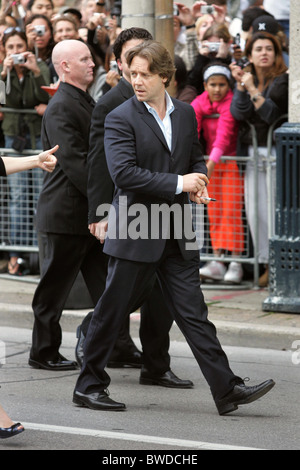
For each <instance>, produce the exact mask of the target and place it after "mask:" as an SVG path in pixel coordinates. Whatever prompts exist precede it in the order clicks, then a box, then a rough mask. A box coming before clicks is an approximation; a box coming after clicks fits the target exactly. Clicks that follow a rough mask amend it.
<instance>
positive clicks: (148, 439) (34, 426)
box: [22, 422, 263, 450]
mask: <svg viewBox="0 0 300 470" xmlns="http://www.w3.org/2000/svg"><path fill="white" fill-rule="evenodd" d="M22 424H23V426H24V428H25V429H26V430H29V429H30V430H32V431H46V432H57V433H64V434H76V435H77V436H79V435H80V436H90V437H96V438H103V439H118V440H122V441H132V442H144V443H145V444H158V445H161V446H163V445H165V446H170V447H172V446H175V447H185V448H191V449H194V450H197V449H200V450H263V449H256V448H254V447H241V446H234V445H226V444H217V443H210V442H201V441H189V440H185V439H172V438H168V437H158V436H145V435H140V434H127V433H119V432H112V431H99V430H97V429H84V428H72V427H67V426H55V425H51V424H38V423H24V422H22Z"/></svg>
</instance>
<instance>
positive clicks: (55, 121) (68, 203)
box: [37, 83, 95, 235]
mask: <svg viewBox="0 0 300 470" xmlns="http://www.w3.org/2000/svg"><path fill="white" fill-rule="evenodd" d="M94 105H95V103H94V100H93V99H92V98H91V97H90V95H89V94H88V93H85V92H84V91H82V90H80V89H79V88H77V87H74V86H72V85H70V84H68V83H60V85H59V88H58V90H57V92H56V93H55V95H54V96H53V97H52V98H51V100H50V102H49V105H48V106H47V109H46V112H45V114H44V117H43V122H42V142H43V148H44V149H49V148H51V147H54V145H56V144H58V145H59V146H60V147H59V149H58V150H57V152H56V153H55V155H56V156H57V165H56V168H55V170H54V172H53V173H47V174H46V176H45V179H44V185H43V188H42V191H41V194H40V197H39V201H38V207H37V229H38V231H40V232H52V233H61V234H73V235H88V234H89V230H88V200H87V179H88V177H87V164H86V159H87V152H88V146H89V131H90V122H91V116H92V112H93V109H94Z"/></svg>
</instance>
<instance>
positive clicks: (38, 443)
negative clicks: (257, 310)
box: [0, 325, 300, 468]
mask: <svg viewBox="0 0 300 470" xmlns="http://www.w3.org/2000/svg"><path fill="white" fill-rule="evenodd" d="M1 339H2V341H3V342H2V343H0V348H1V347H2V352H3V350H4V352H5V357H6V359H5V361H2V362H5V363H4V364H2V367H0V385H1V391H0V402H1V404H2V406H3V407H4V408H5V409H6V410H7V412H8V413H9V414H10V416H11V417H12V418H13V419H14V420H15V421H21V422H22V423H23V425H24V426H25V428H26V430H25V432H24V433H22V434H21V435H19V436H15V437H13V438H10V439H7V440H0V451H3V450H12V451H16V450H98V451H101V453H99V454H98V455H99V459H100V460H98V463H102V464H124V465H125V466H126V465H127V466H129V467H131V468H132V467H137V466H139V465H142V464H143V465H145V464H146V465H153V464H157V462H154V460H153V459H154V454H155V453H156V454H159V455H160V456H163V458H167V457H166V455H171V453H173V454H172V455H173V457H172V458H173V459H174V458H175V457H174V456H177V462H176V463H177V464H178V463H181V462H180V459H181V460H182V459H183V456H184V455H185V456H186V458H187V459H190V461H186V462H182V463H189V464H196V463H197V464H199V463H200V454H199V453H200V451H201V450H244V449H251V450H256V449H264V450H279V449H282V450H296V449H299V443H300V428H299V422H300V407H299V399H298V395H299V384H300V364H299V362H300V360H299V359H300V357H299V356H300V355H299V354H298V352H297V350H295V351H280V350H273V349H258V348H243V347H239V346H226V345H224V349H225V351H226V353H227V354H228V357H229V361H230V364H231V367H232V369H233V370H234V372H235V373H236V374H238V375H240V376H241V377H250V379H251V381H250V382H249V384H255V383H259V382H261V381H263V380H265V379H267V378H273V379H274V380H275V381H276V386H275V388H274V389H273V390H272V391H271V392H270V393H269V394H268V395H266V396H265V397H263V398H262V399H260V400H258V401H257V402H255V403H252V404H250V405H245V406H242V407H240V408H239V409H238V410H237V411H235V412H234V413H231V414H229V415H227V416H224V417H220V416H219V415H218V413H217V410H216V408H215V405H214V402H213V400H212V397H211V394H210V391H209V388H208V386H207V384H206V382H205V380H204V378H203V376H202V374H201V372H200V370H199V368H198V365H197V364H196V362H195V360H194V358H193V356H192V354H191V352H190V349H189V348H188V346H187V345H186V343H185V342H184V341H182V340H181V339H180V338H179V339H178V340H176V341H172V343H171V349H170V352H171V357H172V369H173V371H174V372H175V373H176V374H177V375H178V376H180V377H181V378H189V379H191V380H193V382H194V384H195V387H194V389H192V390H172V389H167V388H163V387H157V386H156V387H155V386H142V385H139V383H138V378H139V371H138V370H137V369H121V370H117V369H109V370H108V372H109V374H110V375H111V378H112V382H111V385H110V388H109V391H110V394H111V397H112V398H113V399H115V400H117V401H122V402H125V403H126V405H127V411H125V412H99V411H92V410H87V409H84V408H79V407H76V406H75V405H73V404H72V393H73V388H74V385H75V382H76V377H77V374H78V373H77V372H65V373H57V372H56V373H55V372H48V371H42V370H34V369H32V368H30V367H29V366H28V364H27V361H28V351H29V348H30V342H31V329H30V328H24V327H21V328H18V327H16V325H14V326H13V327H10V326H5V327H1ZM75 342H76V338H75V334H74V333H72V332H65V333H64V336H63V347H62V349H61V352H62V354H64V355H65V356H66V357H68V358H73V357H74V346H75ZM136 342H137V344H138V345H139V341H138V340H137V339H136ZM127 451H128V452H127ZM129 451H130V452H129ZM138 451H144V452H143V453H138ZM14 455H15V454H14ZM125 457H126V458H127V459H128V460H124V461H122V460H121V459H122V458H124V459H125ZM130 458H131V459H132V460H129V459H130ZM155 458H158V457H157V456H156V457H155ZM160 458H162V457H160ZM109 459H110V460H109ZM113 459H117V460H115V461H113ZM134 459H135V460H134ZM169 459H171V457H169ZM192 459H194V461H192Z"/></svg>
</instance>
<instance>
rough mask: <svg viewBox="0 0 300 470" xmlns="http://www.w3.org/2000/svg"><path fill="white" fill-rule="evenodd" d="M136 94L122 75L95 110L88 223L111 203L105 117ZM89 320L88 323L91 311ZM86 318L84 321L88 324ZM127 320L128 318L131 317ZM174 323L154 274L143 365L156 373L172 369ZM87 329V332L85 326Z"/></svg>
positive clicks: (144, 314)
mask: <svg viewBox="0 0 300 470" xmlns="http://www.w3.org/2000/svg"><path fill="white" fill-rule="evenodd" d="M133 95H134V92H133V88H132V86H131V84H130V83H129V82H128V81H127V80H126V79H124V78H122V79H121V80H120V82H119V83H118V85H117V86H116V87H114V88H112V89H111V90H110V91H109V92H108V93H106V94H105V95H103V96H102V97H101V98H100V100H99V101H98V102H97V103H96V106H95V108H94V110H93V115H92V121H91V129H90V145H89V153H88V158H87V164H88V168H89V172H88V186H87V194H88V202H89V223H93V222H98V221H99V220H101V216H100V215H97V208H98V206H99V205H100V204H102V203H105V202H108V203H110V202H111V201H112V199H113V192H114V185H113V182H112V179H111V177H110V174H109V171H108V168H107V163H106V157H105V150H104V122H105V118H106V116H107V115H108V114H109V113H110V112H111V111H112V110H114V109H115V108H116V107H117V106H119V105H120V104H122V103H124V102H125V101H127V100H128V99H129V98H131V97H132V96H133ZM150 292H151V295H150ZM136 301H137V304H136V307H140V305H139V304H138V302H139V301H138V299H136ZM128 318H129V317H128ZM86 320H88V323H89V321H90V315H89V317H88V318H87V319H86ZM86 320H85V321H84V324H86ZM125 321H127V322H129V319H128V320H125ZM172 323H173V318H172V316H171V314H170V313H169V312H168V309H167V306H166V303H165V300H164V297H163V294H162V291H161V288H160V285H159V283H158V281H157V279H156V277H155V278H154V279H153V280H151V282H150V284H149V296H148V297H147V301H146V302H145V303H144V304H143V305H142V307H141V322H140V338H141V343H142V347H143V353H144V365H145V367H146V368H147V370H149V371H150V372H151V373H153V374H155V375H156V376H160V375H162V374H164V373H165V372H166V371H168V370H169V369H170V355H169V345H170V342H169V331H170V329H171V326H172ZM84 329H85V332H86V331H87V328H86V326H85V328H84ZM128 331H129V325H128ZM85 335H86V333H85ZM120 347H121V342H120V338H119V340H118V343H117V344H116V346H115V349H114V352H113V355H114V354H117V352H118V349H120ZM113 355H112V356H113Z"/></svg>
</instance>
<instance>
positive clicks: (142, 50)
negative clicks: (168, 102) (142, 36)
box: [126, 41, 176, 88]
mask: <svg viewBox="0 0 300 470" xmlns="http://www.w3.org/2000/svg"><path fill="white" fill-rule="evenodd" d="M136 56H137V57H142V58H143V59H146V60H147V61H148V63H149V70H150V72H151V73H153V74H158V75H159V76H160V77H162V78H166V79H167V81H166V83H165V87H166V88H167V87H168V86H169V85H170V82H171V80H172V77H173V75H174V72H175V70H176V69H175V67H174V62H173V60H172V57H171V55H170V53H169V51H168V50H167V49H166V48H165V47H164V46H163V45H162V44H161V43H159V42H157V41H145V42H143V43H142V44H139V45H138V46H136V47H133V48H132V49H130V50H129V51H128V52H127V53H126V60H127V64H128V66H129V67H130V64H131V62H132V61H133V59H134V57H136Z"/></svg>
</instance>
